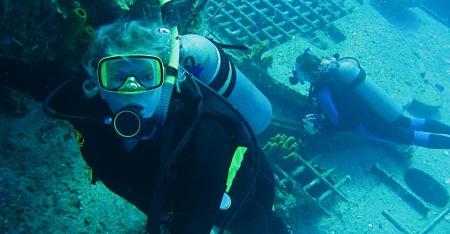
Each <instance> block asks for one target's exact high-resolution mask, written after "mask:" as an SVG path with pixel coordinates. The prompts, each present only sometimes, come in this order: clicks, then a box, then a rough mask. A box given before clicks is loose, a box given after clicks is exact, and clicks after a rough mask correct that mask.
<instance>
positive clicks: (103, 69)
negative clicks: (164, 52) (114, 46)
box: [97, 55, 164, 92]
mask: <svg viewBox="0 0 450 234" xmlns="http://www.w3.org/2000/svg"><path fill="white" fill-rule="evenodd" d="M97 73H98V74H97V75H98V81H99V84H100V86H101V87H102V88H103V89H105V90H108V91H119V92H120V91H121V87H122V86H124V85H125V84H126V83H128V82H136V83H137V84H136V85H135V86H136V90H135V91H143V90H144V91H146V90H150V89H155V88H158V87H160V86H161V85H162V83H163V81H164V65H163V62H162V61H161V59H160V58H159V57H156V56H151V55H123V56H111V57H106V58H103V59H101V60H100V62H99V63H98V68H97ZM131 78H132V79H131ZM130 79H131V80H130ZM126 91H127V92H130V91H131V92H132V91H133V90H130V89H129V88H127V90H126Z"/></svg>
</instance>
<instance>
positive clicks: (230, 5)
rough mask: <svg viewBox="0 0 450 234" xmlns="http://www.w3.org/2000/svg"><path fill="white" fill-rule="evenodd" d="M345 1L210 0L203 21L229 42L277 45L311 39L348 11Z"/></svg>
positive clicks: (332, 27)
mask: <svg viewBox="0 0 450 234" xmlns="http://www.w3.org/2000/svg"><path fill="white" fill-rule="evenodd" d="M344 3H345V0H249V1H246V0H234V1H227V0H225V1H223V0H210V1H208V4H207V5H206V7H205V11H206V14H207V17H206V20H207V22H208V24H209V27H210V30H211V31H213V32H214V34H215V35H216V36H217V37H219V38H221V39H225V40H227V41H228V42H231V43H240V44H242V43H245V44H257V43H259V42H261V41H265V40H268V41H270V42H271V43H272V45H274V46H276V45H280V44H282V43H284V42H286V41H288V40H291V39H292V38H293V37H294V36H295V35H300V36H302V37H305V38H308V39H310V40H312V41H314V40H315V37H316V32H317V31H319V30H321V31H331V32H330V33H329V34H335V33H336V30H337V29H336V28H335V27H334V26H333V25H332V22H333V21H335V20H337V19H339V18H341V17H343V16H345V15H347V14H348V13H349V11H350V9H349V8H348V7H346V6H345V4H344Z"/></svg>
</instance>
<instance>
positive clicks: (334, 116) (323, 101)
mask: <svg viewBox="0 0 450 234" xmlns="http://www.w3.org/2000/svg"><path fill="white" fill-rule="evenodd" d="M317 100H318V104H319V106H320V108H321V109H322V111H323V112H324V113H325V115H326V117H327V119H328V120H329V121H330V122H331V123H332V124H334V125H338V124H339V122H340V121H339V113H338V112H337V110H336V107H335V105H334V102H333V98H332V97H331V91H330V90H329V89H328V88H320V89H319V90H318V92H317Z"/></svg>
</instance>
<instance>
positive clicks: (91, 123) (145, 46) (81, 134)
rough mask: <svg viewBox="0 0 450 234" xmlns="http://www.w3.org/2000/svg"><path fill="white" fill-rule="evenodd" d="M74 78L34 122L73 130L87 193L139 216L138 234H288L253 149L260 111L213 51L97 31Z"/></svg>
mask: <svg viewBox="0 0 450 234" xmlns="http://www.w3.org/2000/svg"><path fill="white" fill-rule="evenodd" d="M163 2H165V1H163ZM169 3H170V2H169ZM169 3H165V4H169ZM165 7H166V5H163V6H162V8H163V9H164V8H165ZM163 13H164V12H163ZM163 16H164V15H163ZM83 66H84V68H85V70H86V72H87V74H88V75H89V78H87V79H84V80H83V79H72V80H67V81H65V82H64V83H63V84H61V85H60V86H59V87H58V88H56V89H55V90H54V91H53V92H52V93H51V94H50V95H49V96H48V97H47V99H46V101H45V103H44V107H45V108H44V110H45V112H46V113H47V114H49V115H51V116H54V117H57V118H62V119H66V120H69V121H70V122H71V123H72V124H73V126H74V128H75V129H76V132H77V134H76V135H77V138H78V139H80V141H81V142H83V144H82V146H81V147H80V149H81V153H82V155H83V158H84V160H85V161H86V162H87V164H88V166H89V167H90V168H91V169H92V182H93V183H95V181H97V180H99V181H101V182H103V183H104V184H105V185H106V186H107V187H108V188H109V189H110V190H111V191H113V192H114V193H116V194H118V195H120V196H121V197H123V198H125V199H126V200H127V201H129V202H130V203H132V204H133V205H135V206H136V207H137V208H139V209H140V210H141V211H142V212H144V213H145V214H146V215H147V217H148V219H147V232H148V233H151V234H156V233H161V232H163V233H172V234H177V233H178V234H189V233H192V234H202V233H210V232H211V230H212V228H213V227H215V230H216V229H219V230H220V232H219V233H223V232H224V231H227V232H231V233H233V234H235V233H236V234H252V233H255V234H256V233H258V234H264V233H266V234H284V233H290V230H289V227H288V226H287V225H285V224H284V222H283V221H282V219H281V218H280V217H279V216H278V215H276V214H275V212H274V211H273V210H272V207H273V203H274V196H275V182H274V176H273V172H272V169H271V167H270V165H269V163H268V161H267V159H266V158H265V155H264V154H263V152H262V151H261V149H260V148H259V147H258V145H257V143H256V139H255V134H257V133H260V132H262V131H263V130H264V129H265V128H266V127H267V126H268V124H269V123H270V119H271V115H272V108H271V104H270V102H269V100H268V99H267V98H266V97H265V96H264V95H263V94H262V93H261V92H260V91H259V90H258V89H257V88H256V87H255V86H254V85H253V84H252V83H251V82H250V81H249V80H248V79H247V78H246V77H245V76H244V75H243V74H242V73H241V72H240V71H239V70H238V69H237V68H236V67H235V66H234V65H233V63H232V62H231V61H230V60H229V59H228V58H227V56H226V55H225V53H224V52H223V51H222V49H221V48H220V47H218V46H216V45H215V44H214V43H213V42H212V41H210V40H208V39H206V38H204V37H202V36H199V35H194V34H188V35H181V36H179V35H178V31H177V28H176V26H170V27H169V29H167V28H164V27H159V26H154V25H150V24H149V23H148V22H143V21H136V20H134V21H119V22H115V23H112V24H109V25H104V26H102V27H100V28H99V29H98V31H97V34H96V36H95V38H94V40H93V42H92V44H91V45H90V47H89V49H88V51H87V53H86V54H85V56H84V58H83ZM254 113H258V114H257V115H255V114H254Z"/></svg>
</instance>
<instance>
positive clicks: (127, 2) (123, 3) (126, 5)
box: [114, 0, 136, 11]
mask: <svg viewBox="0 0 450 234" xmlns="http://www.w3.org/2000/svg"><path fill="white" fill-rule="evenodd" d="M114 2H115V3H116V4H117V5H118V6H119V7H120V9H122V10H124V11H129V10H130V6H133V5H134V3H135V2H136V0H114Z"/></svg>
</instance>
